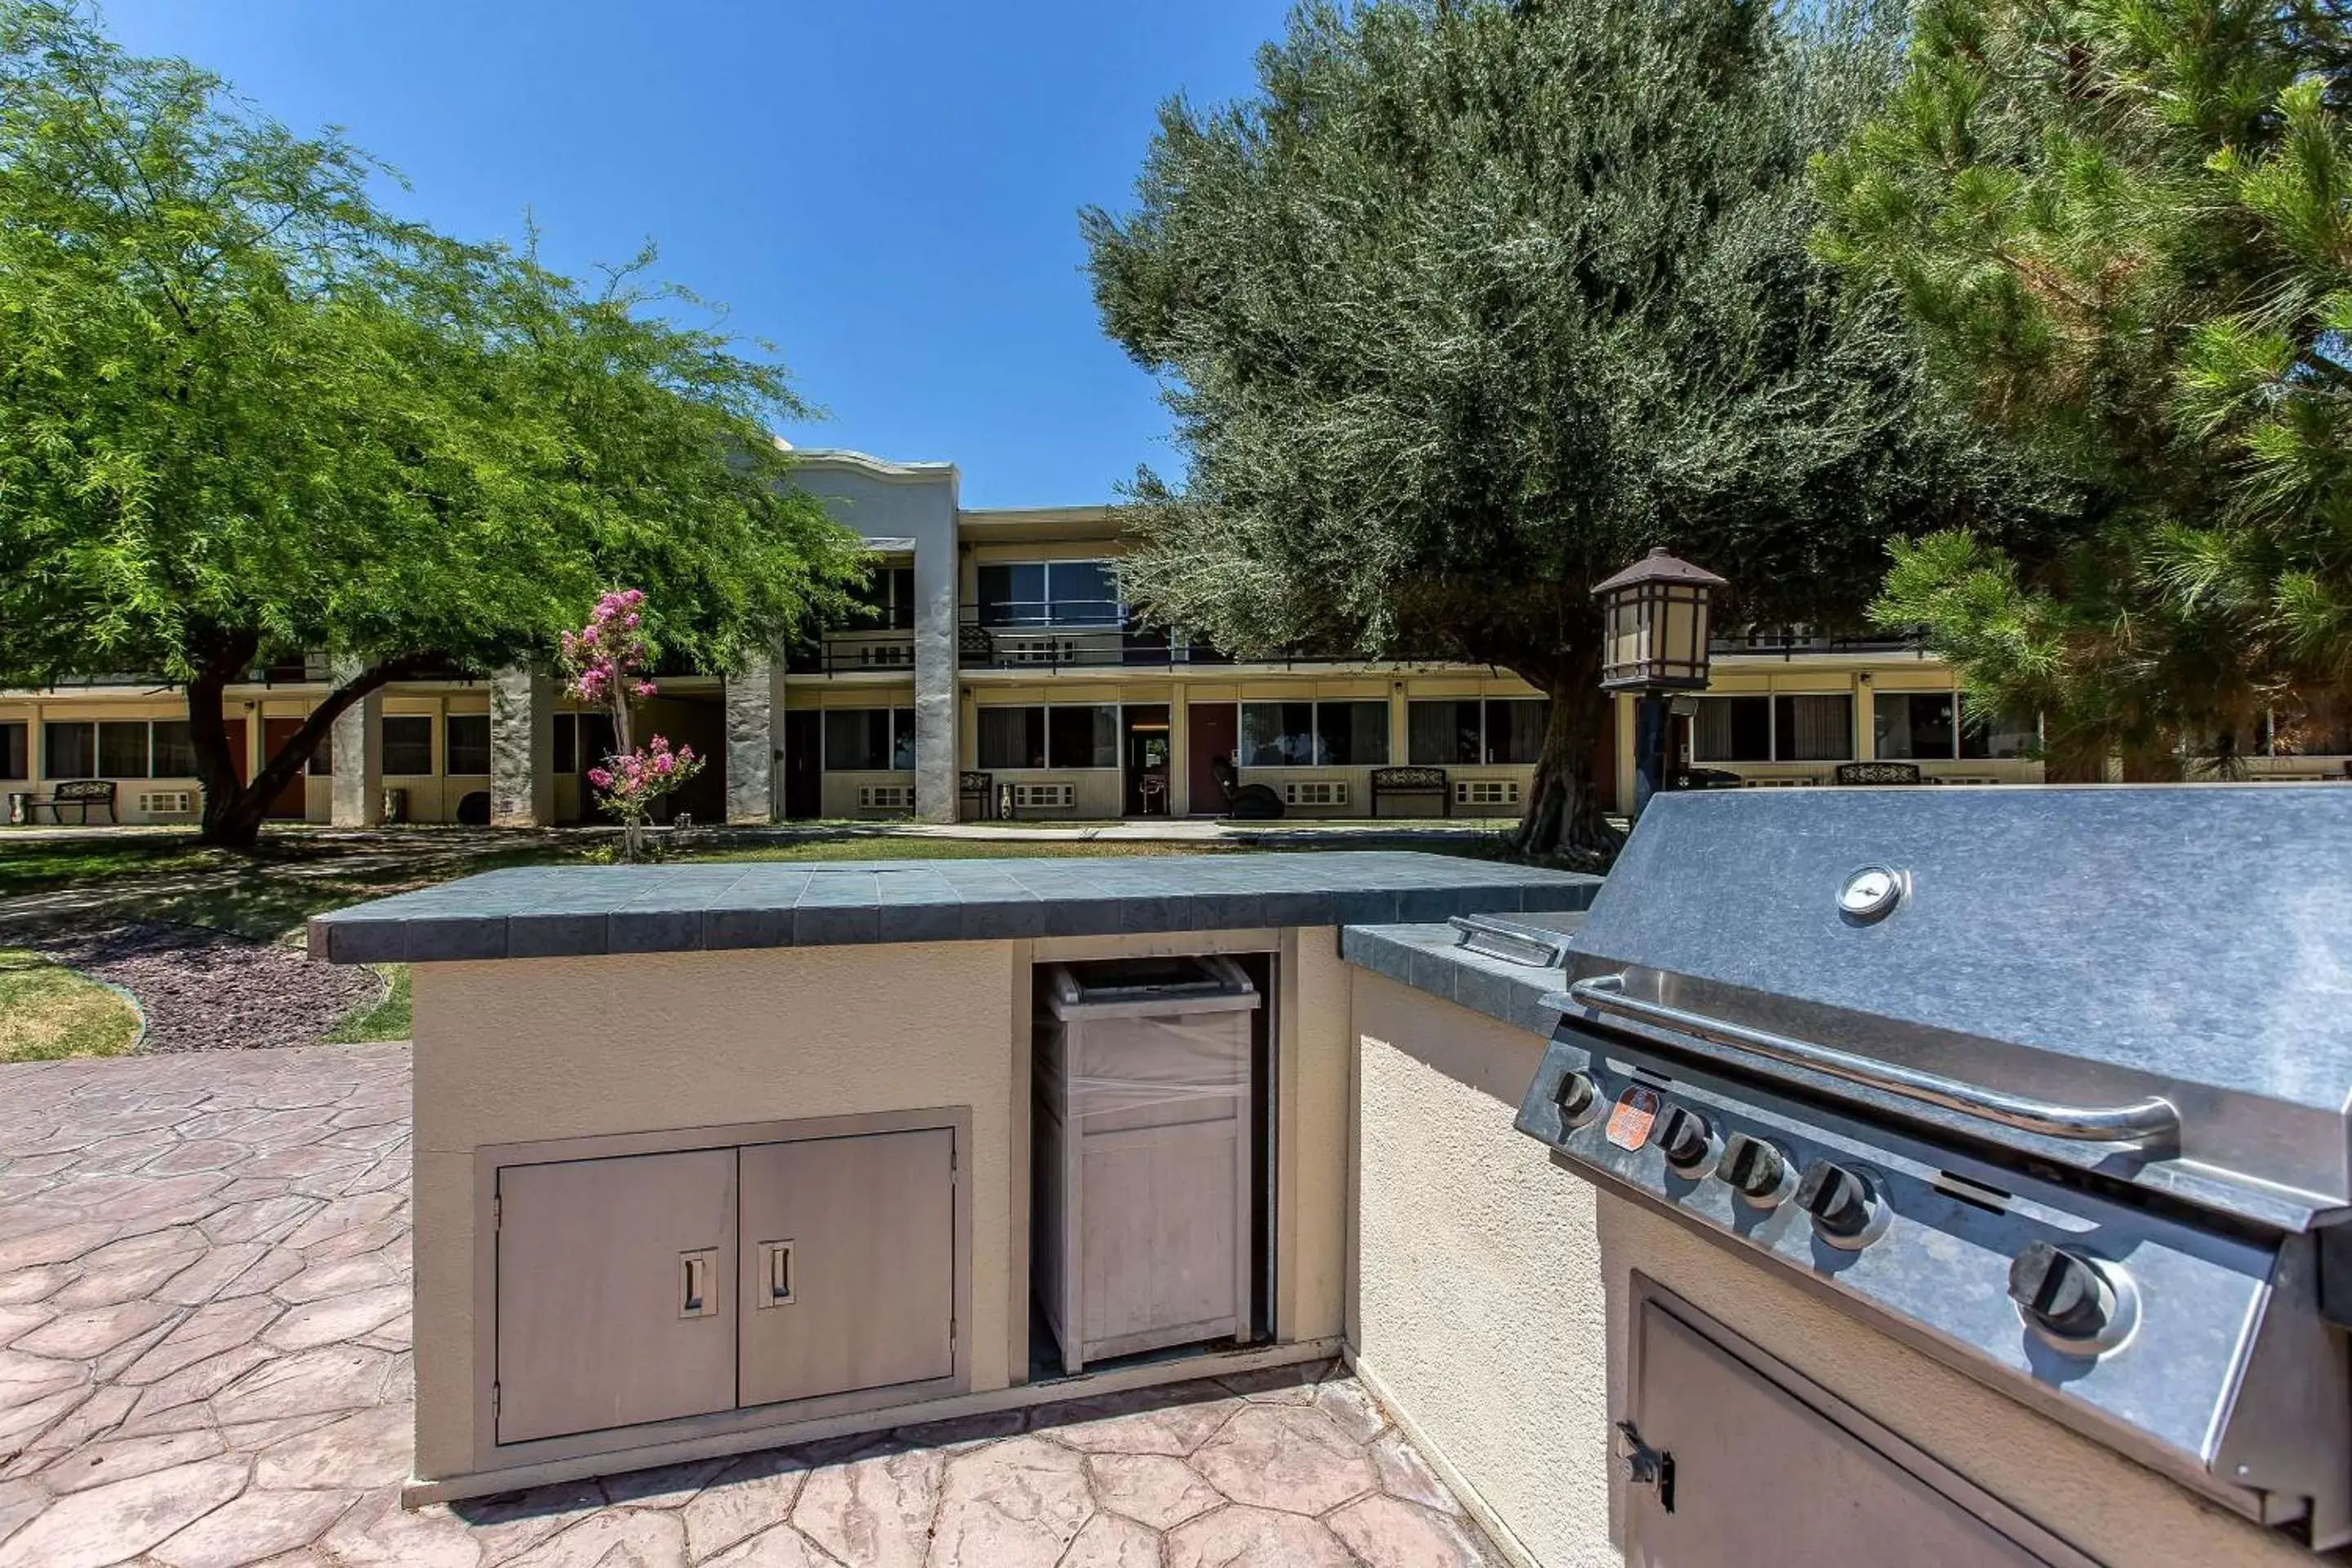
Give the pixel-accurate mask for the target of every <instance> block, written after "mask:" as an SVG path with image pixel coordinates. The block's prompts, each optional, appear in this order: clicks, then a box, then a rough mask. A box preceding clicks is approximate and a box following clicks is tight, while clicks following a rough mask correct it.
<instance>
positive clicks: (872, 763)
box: [824, 708, 915, 773]
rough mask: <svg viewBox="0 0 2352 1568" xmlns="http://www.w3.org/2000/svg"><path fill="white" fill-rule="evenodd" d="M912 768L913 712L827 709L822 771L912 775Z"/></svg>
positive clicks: (880, 709)
mask: <svg viewBox="0 0 2352 1568" xmlns="http://www.w3.org/2000/svg"><path fill="white" fill-rule="evenodd" d="M914 766H915V710H913V709H912V708H828V709H826V710H825V713H824V767H825V771H826V772H827V773H911V772H912V771H913V770H914Z"/></svg>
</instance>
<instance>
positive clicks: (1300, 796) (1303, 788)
mask: <svg viewBox="0 0 2352 1568" xmlns="http://www.w3.org/2000/svg"><path fill="white" fill-rule="evenodd" d="M1282 804H1283V805H1347V804H1348V785H1347V783H1346V781H1345V780H1342V779H1306V780H1302V781H1300V782H1299V783H1297V784H1284V785H1283V786H1282Z"/></svg>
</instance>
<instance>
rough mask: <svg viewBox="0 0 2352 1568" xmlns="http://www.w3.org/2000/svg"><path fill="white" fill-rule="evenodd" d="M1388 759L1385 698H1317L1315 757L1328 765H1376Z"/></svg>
mask: <svg viewBox="0 0 2352 1568" xmlns="http://www.w3.org/2000/svg"><path fill="white" fill-rule="evenodd" d="M1388 760H1389V705H1388V704H1387V703H1386V702H1381V701H1374V702H1318V703H1317V704H1316V705H1315V761H1316V763H1318V765H1320V766H1322V767H1327V768H1376V767H1379V766H1381V764H1382V763H1386V762H1387V761H1388Z"/></svg>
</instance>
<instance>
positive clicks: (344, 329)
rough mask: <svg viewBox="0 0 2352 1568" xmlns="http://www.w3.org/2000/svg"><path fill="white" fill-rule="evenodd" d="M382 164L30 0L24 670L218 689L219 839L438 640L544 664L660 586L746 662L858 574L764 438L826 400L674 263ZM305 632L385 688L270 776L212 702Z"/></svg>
mask: <svg viewBox="0 0 2352 1568" xmlns="http://www.w3.org/2000/svg"><path fill="white" fill-rule="evenodd" d="M386 173H387V172H386V171H384V170H383V169H382V168H381V167H380V166H379V165H377V164H375V163H373V162H372V161H371V160H369V159H368V158H367V157H365V156H364V155H363V154H362V153H359V152H357V151H356V150H354V149H353V148H352V147H351V146H350V145H349V144H348V143H346V142H343V141H342V140H341V138H340V137H339V136H337V135H334V134H332V133H329V134H327V135H324V136H321V137H318V138H312V139H305V138H301V137H298V136H296V135H294V134H292V133H291V132H288V131H287V130H286V129H285V128H284V127H283V126H280V125H278V124H277V123H275V122H274V121H269V120H268V119H267V118H265V117H262V116H261V115H259V114H257V112H255V111H253V110H250V109H248V108H247V107H246V106H245V105H243V104H242V103H240V102H239V101H238V100H235V99H233V98H231V97H230V96H229V95H228V94H227V92H226V89H225V88H224V87H223V85H222V83H221V82H220V81H219V80H218V79H215V78H214V77H212V76H211V75H209V74H207V73H206V72H205V71H203V70H200V69H198V68H195V67H194V66H191V65H189V64H187V63H186V62H184V61H179V60H150V59H140V58H132V57H130V56H128V55H126V54H125V53H124V52H123V51H121V49H120V48H119V47H116V46H115V45H113V44H112V43H111V42H110V41H109V40H108V39H107V38H106V37H104V36H103V35H102V34H101V33H100V32H99V30H98V29H97V27H96V26H95V25H94V24H93V23H92V22H90V21H89V19H88V18H87V17H86V16H84V15H83V14H81V13H80V12H79V11H78V10H75V9H71V8H68V7H64V6H60V5H50V4H43V3H29V0H0V679H10V680H45V679H53V678H56V677H58V676H69V675H80V674H90V673H101V672H126V671H128V672H138V673H146V674H152V675H155V676H157V677H159V678H161V679H167V680H171V681H174V682H181V683H186V684H188V686H189V688H190V707H191V719H192V721H194V728H195V731H196V733H195V740H196V744H197V747H198V751H199V753H200V759H207V758H208V759H209V761H210V762H211V763H213V764H214V765H213V766H210V767H208V768H207V770H206V774H205V784H206V786H207V788H206V795H207V800H206V818H205V820H206V826H207V829H208V831H211V830H214V829H216V828H220V827H222V826H223V825H224V824H225V823H228V822H229V820H230V819H231V818H236V817H240V816H242V817H243V818H246V819H247V820H244V821H243V822H242V824H241V826H237V825H236V824H232V825H231V826H232V829H233V830H232V831H231V832H230V833H229V836H230V837H236V836H237V835H238V833H240V832H241V834H242V836H243V837H245V839H246V841H247V842H250V834H251V829H252V826H253V824H254V823H255V822H257V819H258V815H259V810H260V806H261V805H262V803H265V802H266V801H267V800H268V796H269V793H270V792H271V791H272V790H274V789H275V788H276V787H277V784H278V783H279V782H282V780H283V779H284V778H286V777H289V776H290V775H291V772H292V770H293V769H294V768H296V767H299V764H300V763H301V761H302V759H303V758H304V757H307V755H308V754H309V752H310V750H311V749H312V748H313V747H314V746H315V744H316V742H317V739H318V737H319V735H320V733H323V731H324V730H325V728H326V723H327V721H331V718H332V714H333V711H335V710H340V709H341V707H342V706H344V705H347V703H348V702H349V701H350V700H355V699H356V698H357V697H358V696H359V695H361V694H362V693H363V692H364V691H365V690H366V689H370V688H371V687H373V685H376V684H380V683H381V682H382V681H383V680H384V679H393V678H394V677H396V676H398V675H399V674H402V673H404V672H406V671H408V670H411V669H414V668H419V667H420V666H421V665H422V664H423V663H424V662H425V660H426V659H428V658H431V657H434V656H446V657H447V658H454V659H456V660H457V661H458V662H460V663H462V664H467V665H470V666H473V667H476V668H489V667H492V666H495V665H499V664H506V663H510V662H514V661H516V660H517V659H519V658H527V657H530V656H532V655H534V654H541V653H543V652H545V651H546V650H549V649H551V647H552V646H553V642H554V638H555V635H556V633H557V632H558V630H559V629H561V628H562V626H566V625H568V624H572V623H573V622H576V620H577V619H578V617H579V616H581V615H582V614H583V613H584V611H585V610H586V608H587V606H588V605H589V604H590V603H591V602H592V601H593V599H594V598H595V597H596V595H597V593H598V591H599V590H600V589H602V588H604V587H605V586H607V585H609V584H612V583H614V582H615V581H629V582H634V583H637V584H644V585H646V586H647V587H648V588H652V589H655V590H656V595H655V597H656V603H657V604H658V605H660V606H661V612H660V614H659V615H658V616H657V617H656V619H655V620H654V622H653V623H652V624H651V625H650V626H649V627H648V630H649V632H650V634H651V635H652V637H653V638H654V640H655V642H656V646H657V647H659V648H661V649H662V650H663V651H664V652H666V653H667V654H670V655H672V656H675V657H680V658H687V659H689V660H691V661H693V662H694V663H696V664H698V665H699V666H701V667H702V668H725V667H727V666H729V665H730V664H732V663H734V662H736V661H737V660H739V659H740V658H741V657H742V656H743V655H744V654H746V653H747V652H749V651H751V650H753V649H757V648H762V647H765V646H766V645H767V643H768V641H769V639H770V638H771V637H772V636H773V635H774V634H776V633H778V632H780V631H782V630H784V629H786V628H788V627H790V626H793V625H794V624H795V623H796V622H797V621H799V619H800V618H801V617H802V616H803V615H804V614H805V613H807V612H809V611H810V610H812V609H814V610H816V611H819V612H834V613H837V612H839V611H841V610H842V609H843V608H845V595H844V592H843V587H844V584H845V583H847V582H850V581H853V580H855V579H856V577H857V576H858V575H859V574H860V573H861V572H862V570H863V568H862V565H861V563H860V552H859V547H858V545H857V543H856V540H855V538H854V537H853V536H851V535H849V534H848V533H847V532H846V531H843V530H841V529H839V528H837V527H836V526H835V525H834V524H833V523H831V522H830V521H827V519H826V518H825V516H824V512H823V510H822V509H821V508H820V507H819V506H818V505H817V503H816V502H814V500H810V499H808V498H806V497H805V496H803V495H801V494H799V493H797V492H795V491H793V489H791V488H790V487H789V484H788V483H787V476H788V470H789V459H788V458H787V456H786V454H785V453H784V452H783V451H782V449H781V448H780V447H778V446H777V445H776V443H775V442H774V441H773V439H772V437H770V436H769V435H768V434H767V430H768V426H769V423H770V422H771V421H772V420H774V419H778V418H786V417H798V416H804V415H805V414H806V412H807V410H806V409H805V408H804V407H803V405H802V404H801V403H800V401H799V400H798V399H797V397H796V396H795V395H794V394H793V390H792V388H791V385H790V384H789V383H788V381H787V379H786V377H785V374H784V372H783V370H782V367H781V366H780V365H778V364H776V363H774V362H773V360H772V358H770V357H768V355H767V354H766V353H765V352H764V349H763V346H762V345H745V344H741V343H739V342H737V341H735V340H733V339H731V338H730V337H729V336H728V335H726V334H725V333H723V332H721V331H717V330H715V329H714V328H710V327H698V326H694V325H690V324H687V323H686V322H683V321H680V320H679V319H678V318H679V316H680V315H681V313H683V312H689V311H691V310H693V309H694V308H696V307H697V305H698V301H696V300H694V299H693V298H692V297H691V296H690V295H688V294H686V293H684V292H683V291H681V290H678V289H664V288H658V287H655V286H652V285H650V284H648V283H646V281H645V280H644V279H645V276H646V268H648V267H649V265H650V263H651V261H652V255H651V252H650V251H648V252H647V253H646V254H645V255H642V256H640V257H638V258H635V260H634V261H633V262H632V263H631V264H629V265H628V266H625V267H622V268H615V269H613V270H611V271H609V272H608V273H607V274H606V275H605V276H604V277H603V278H602V279H599V280H598V281H597V282H596V283H595V284H593V286H585V285H583V284H582V283H580V282H578V281H576V280H574V279H570V278H566V277H564V276H562V275H560V274H558V273H556V272H554V271H552V270H551V269H550V268H546V267H544V266H543V265H541V263H540V261H539V260H538V258H537V257H536V255H535V254H534V252H533V250H532V249H530V248H526V249H525V250H524V251H523V252H522V253H520V254H516V253H513V252H511V251H508V250H505V249H502V248H499V247H485V246H468V245H460V244H458V243H456V242H454V241H451V240H448V239H445V238H443V237H439V236H436V235H435V234H433V233H432V232H430V231H429V230H427V229H425V228H424V227H422V226H418V225H415V224H413V223H409V222H405V221H404V220H401V219H399V218H397V217H395V216H393V215H392V214H390V213H389V212H387V211H386V210H385V209H384V208H383V207H382V206H381V205H378V204H377V203H376V201H375V200H374V198H373V196H372V195H371V187H372V186H373V184H376V183H378V182H379V181H381V180H382V179H383V178H384V177H385V176H386ZM306 649H324V650H326V652H327V653H328V654H329V655H330V656H331V658H333V659H334V660H335V661H336V662H337V663H338V665H339V666H341V667H342V668H349V669H352V670H355V671H358V672H360V673H359V674H358V675H357V676H355V677H354V679H352V681H350V682H347V683H346V684H345V686H344V687H343V689H341V691H339V692H338V693H337V696H336V698H335V699H331V700H330V702H329V703H328V704H327V705H326V706H325V707H324V708H322V710H321V714H322V717H321V718H320V720H319V721H317V722H316V723H315V724H314V725H313V726H311V727H308V728H306V730H305V731H304V732H303V734H302V735H300V736H298V737H297V738H296V739H295V741H294V742H289V751H288V752H285V753H281V755H280V756H279V757H278V758H275V759H272V763H271V767H270V769H269V770H268V771H267V772H265V773H263V774H262V775H261V776H259V777H257V778H256V779H255V780H254V781H253V782H252V783H251V784H250V785H248V786H247V788H246V789H245V790H243V791H239V790H238V789H237V787H236V783H235V780H234V778H233V776H231V775H230V774H229V773H227V771H226V767H227V764H226V752H225V748H222V747H220V746H219V745H218V742H217V733H216V732H217V730H218V726H217V723H216V722H215V723H213V724H212V725H210V726H209V727H208V726H207V724H206V723H205V717H204V712H203V710H204V708H205V705H206V704H207V703H208V702H211V701H212V700H213V699H215V698H216V697H217V688H218V685H219V684H220V683H221V682H222V681H224V680H226V679H239V678H242V676H243V674H244V672H245V671H246V670H247V669H249V668H252V667H253V666H254V665H256V664H257V663H259V662H264V661H267V660H268V659H269V658H273V657H283V656H289V655H299V653H301V652H302V651H303V650H306ZM208 728H209V729H210V730H211V731H214V733H211V734H208V733H207V730H208Z"/></svg>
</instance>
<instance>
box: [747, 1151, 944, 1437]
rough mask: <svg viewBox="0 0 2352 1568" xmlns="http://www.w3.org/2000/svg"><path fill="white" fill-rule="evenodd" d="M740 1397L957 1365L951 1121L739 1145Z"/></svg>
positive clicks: (836, 1388)
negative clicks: (901, 1129) (939, 1125)
mask: <svg viewBox="0 0 2352 1568" xmlns="http://www.w3.org/2000/svg"><path fill="white" fill-rule="evenodd" d="M742 1162H743V1164H742V1182H743V1199H742V1228H741V1232H740V1247H741V1256H742V1258H743V1288H742V1297H741V1320H742V1343H743V1354H742V1365H741V1372H740V1377H741V1383H742V1400H743V1403H744V1404H745V1405H768V1404H772V1403H774V1402H776V1401H778V1400H784V1399H808V1398H813V1397H814V1396H816V1395H818V1394H840V1393H844V1392H845V1391H847V1390H850V1389H855V1388H881V1387H886V1386H887V1385H889V1384H898V1383H915V1382H919V1381H921V1380H923V1379H926V1378H935V1377H946V1376H948V1375H949V1374H950V1373H952V1372H953V1371H954V1369H955V1358H954V1347H953V1343H952V1335H953V1332H954V1321H955V1163H954V1162H955V1133H954V1132H953V1131H950V1130H949V1129H947V1128H935V1129H925V1130H923V1131H914V1132H881V1133H873V1134H869V1135H867V1136H865V1137H857V1138H819V1139H811V1140H809V1141H807V1142H798V1143H767V1144H761V1145H758V1146H755V1147H751V1148H747V1149H745V1150H743V1152H742Z"/></svg>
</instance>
